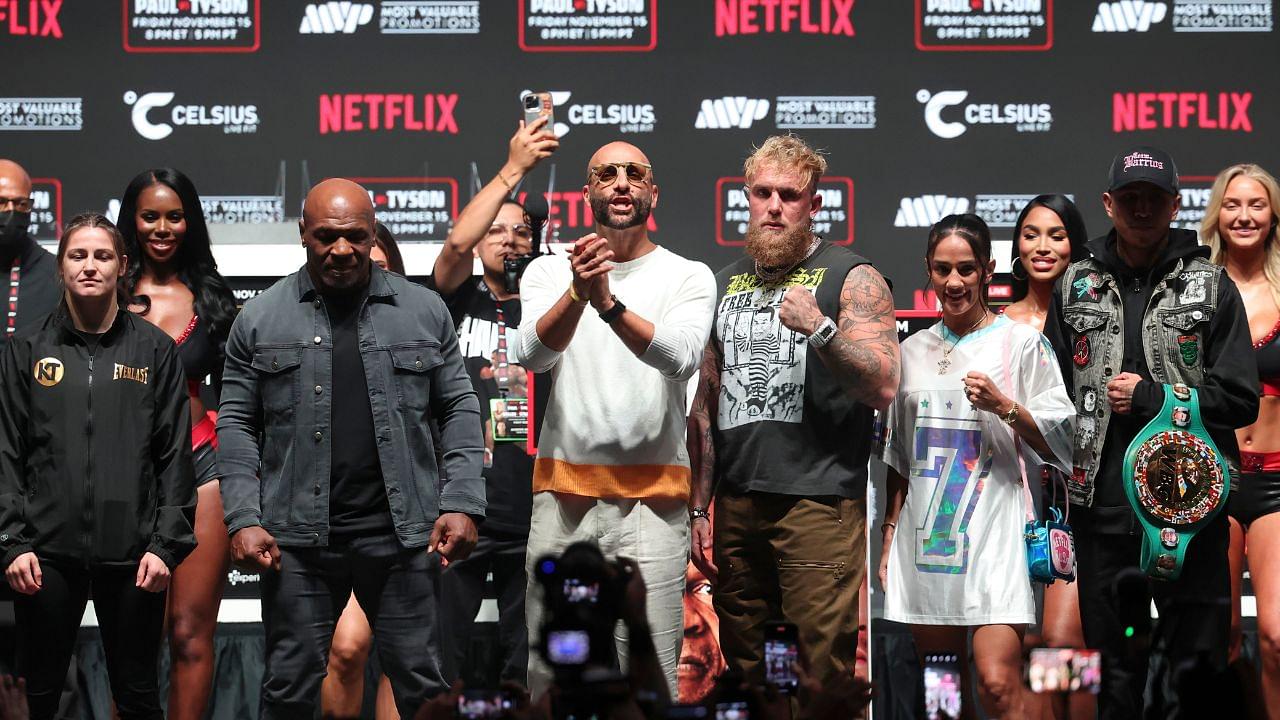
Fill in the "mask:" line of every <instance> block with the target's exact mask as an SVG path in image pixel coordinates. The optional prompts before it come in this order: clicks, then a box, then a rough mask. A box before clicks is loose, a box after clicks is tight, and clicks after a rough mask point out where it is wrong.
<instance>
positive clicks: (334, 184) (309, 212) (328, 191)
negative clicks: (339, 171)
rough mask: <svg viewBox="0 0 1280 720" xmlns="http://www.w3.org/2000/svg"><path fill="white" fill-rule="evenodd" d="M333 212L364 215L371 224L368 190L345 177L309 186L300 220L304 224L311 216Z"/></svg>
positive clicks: (371, 210) (371, 215)
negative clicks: (309, 189)
mask: <svg viewBox="0 0 1280 720" xmlns="http://www.w3.org/2000/svg"><path fill="white" fill-rule="evenodd" d="M334 212H342V213H343V214H350V215H357V216H366V217H367V218H368V221H369V225H370V226H372V225H373V201H371V200H370V199H369V191H368V190H365V189H364V188H363V187H362V186H360V185H359V184H357V183H353V182H351V181H350V180H347V179H345V178H329V179H328V180H325V181H323V182H321V183H319V184H318V185H316V186H315V187H313V188H311V192H309V193H307V199H306V200H305V201H304V202H303V203H302V222H303V224H304V225H306V224H307V223H309V222H310V221H311V220H312V219H313V218H316V217H320V216H326V215H331V214H332V213H334Z"/></svg>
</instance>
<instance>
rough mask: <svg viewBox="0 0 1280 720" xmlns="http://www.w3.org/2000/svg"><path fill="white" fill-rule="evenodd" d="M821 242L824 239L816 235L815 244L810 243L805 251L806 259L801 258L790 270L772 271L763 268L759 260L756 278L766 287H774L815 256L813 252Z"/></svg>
mask: <svg viewBox="0 0 1280 720" xmlns="http://www.w3.org/2000/svg"><path fill="white" fill-rule="evenodd" d="M820 242H822V238H820V237H818V236H816V235H815V236H814V237H813V242H811V243H809V249H808V250H806V251H805V253H804V257H802V258H800V259H799V260H798V261H796V262H795V263H794V264H793V265H792V266H791V267H788V268H783V269H780V270H770V269H769V268H765V267H761V266H760V261H759V260H757V261H756V277H758V278H760V279H761V280H763V281H764V283H765V284H766V285H773V284H774V283H776V282H778V281H780V280H782V279H783V278H785V277H786V276H788V275H790V274H791V271H792V270H795V269H796V267H798V266H799V265H800V263H802V262H804V261H805V260H808V259H809V256H810V255H812V254H813V251H814V250H817V249H818V243H820Z"/></svg>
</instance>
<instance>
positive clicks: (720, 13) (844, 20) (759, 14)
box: [716, 0, 854, 37]
mask: <svg viewBox="0 0 1280 720" xmlns="http://www.w3.org/2000/svg"><path fill="white" fill-rule="evenodd" d="M853 3H854V0H716V37H724V36H725V35H759V34H761V33H799V34H802V35H841V36H845V37H853V36H854V30H853Z"/></svg>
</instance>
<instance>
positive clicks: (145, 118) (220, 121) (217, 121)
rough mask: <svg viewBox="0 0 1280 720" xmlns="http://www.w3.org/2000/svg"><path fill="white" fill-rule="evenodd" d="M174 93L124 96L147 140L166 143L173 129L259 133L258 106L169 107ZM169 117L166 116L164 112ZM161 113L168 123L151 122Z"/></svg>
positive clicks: (135, 126)
mask: <svg viewBox="0 0 1280 720" xmlns="http://www.w3.org/2000/svg"><path fill="white" fill-rule="evenodd" d="M174 97H176V96H175V95H174V93H171V92H149V93H146V94H144V95H141V96H139V95H138V93H136V92H134V91H132V90H130V91H128V92H126V93H125V94H124V104H125V105H132V106H133V113H132V119H133V127H134V129H135V130H137V131H138V134H139V135H141V136H142V137H144V138H146V139H148V140H163V139H165V138H167V137H169V136H170V135H172V134H173V127H174V125H178V126H183V125H210V126H215V127H221V128H222V132H224V133H226V134H228V135H245V134H249V133H255V132H257V131H258V106H257V105H174V106H173V107H172V108H170V107H169V105H170V104H171V103H172V102H173V99H174ZM165 108H167V109H168V114H167V115H164V110H163V109H165ZM153 113H158V114H160V115H161V117H164V118H165V119H167V120H168V121H169V122H152V120H151V117H152V114H153Z"/></svg>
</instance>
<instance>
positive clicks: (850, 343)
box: [818, 265, 900, 401]
mask: <svg viewBox="0 0 1280 720" xmlns="http://www.w3.org/2000/svg"><path fill="white" fill-rule="evenodd" d="M836 324H837V327H838V328H839V330H840V333H839V334H838V335H836V337H835V338H833V339H832V341H831V342H830V343H828V344H827V346H826V347H824V348H822V349H821V350H819V351H818V352H819V354H820V355H821V356H822V357H823V359H824V360H826V361H827V366H828V368H829V369H830V370H831V371H832V373H833V374H834V375H835V376H836V378H837V379H838V380H839V381H840V383H841V384H842V385H843V386H844V387H845V388H846V389H847V390H848V391H849V392H850V393H851V394H852V395H853V396H854V397H856V398H858V399H859V400H864V401H872V400H877V399H879V398H880V396H881V391H882V388H883V387H884V386H885V385H890V386H892V387H893V388H896V387H897V385H898V377H899V373H900V364H899V362H900V360H899V354H898V330H897V326H896V323H895V321H894V312H893V294H892V292H891V291H890V290H889V286H888V284H886V283H885V281H884V278H883V277H881V276H880V273H878V272H876V271H875V269H874V268H872V267H871V266H870V265H859V266H858V267H856V268H854V269H853V270H851V271H850V272H849V275H848V277H846V278H845V281H844V286H843V287H842V288H841V290H840V317H839V319H838V321H837V323H836Z"/></svg>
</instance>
